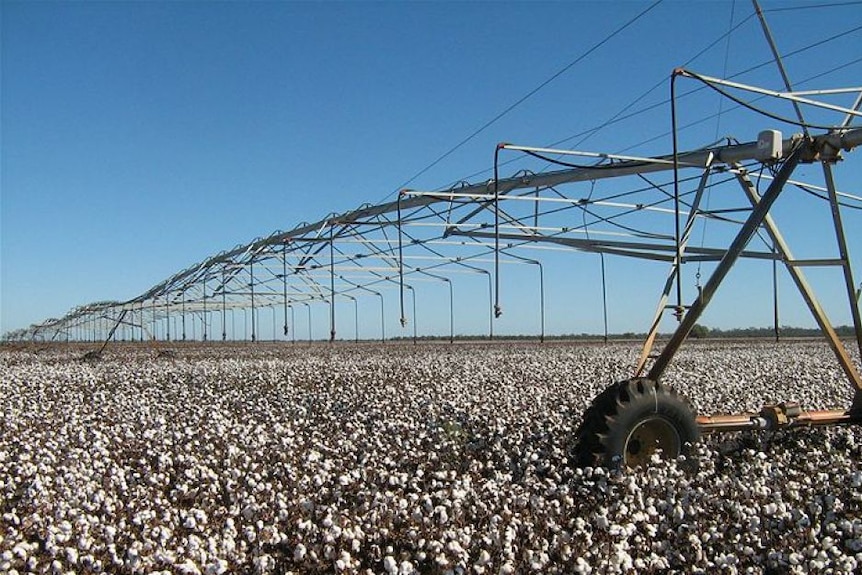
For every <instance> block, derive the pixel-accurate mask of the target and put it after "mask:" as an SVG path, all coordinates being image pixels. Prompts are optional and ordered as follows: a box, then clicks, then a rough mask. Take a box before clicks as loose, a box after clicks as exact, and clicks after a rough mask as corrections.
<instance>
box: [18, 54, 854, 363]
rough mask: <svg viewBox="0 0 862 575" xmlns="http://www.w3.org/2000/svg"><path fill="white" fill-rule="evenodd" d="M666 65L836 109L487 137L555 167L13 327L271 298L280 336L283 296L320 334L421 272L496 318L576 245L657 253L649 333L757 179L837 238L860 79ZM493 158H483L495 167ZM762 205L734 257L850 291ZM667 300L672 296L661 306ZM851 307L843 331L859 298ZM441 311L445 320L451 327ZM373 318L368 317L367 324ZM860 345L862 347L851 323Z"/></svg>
mask: <svg viewBox="0 0 862 575" xmlns="http://www.w3.org/2000/svg"><path fill="white" fill-rule="evenodd" d="M676 74H677V75H679V76H686V77H691V78H695V79H697V80H699V81H701V82H703V83H705V84H708V85H710V86H713V87H718V88H720V89H721V90H724V91H726V92H727V94H731V93H732V92H734V91H736V92H737V93H755V94H758V95H761V96H762V95H764V94H765V95H767V96H769V97H771V98H774V99H776V100H781V101H783V102H785V103H786V102H787V101H791V102H793V103H794V104H796V105H804V106H810V107H815V108H817V109H818V110H821V111H822V110H826V111H827V112H829V113H834V114H836V115H837V117H838V121H837V122H835V123H834V125H828V126H820V127H819V128H820V129H819V131H820V132H821V133H820V134H819V135H801V134H800V135H796V136H792V137H789V138H785V139H781V138H780V137H779V138H778V139H777V140H776V139H773V140H772V141H769V140H768V139H767V140H763V139H761V140H759V141H757V142H748V143H741V144H740V143H734V142H732V141H727V142H724V143H722V144H720V145H711V146H708V147H706V148H703V149H699V150H694V151H687V152H677V153H670V154H667V155H664V156H660V157H650V158H642V157H631V156H620V155H613V154H595V153H585V152H572V151H561V150H549V149H541V148H528V147H522V146H509V145H501V146H500V147H499V148H498V150H497V155H498V157H499V159H500V162H502V161H503V160H504V159H505V158H507V157H514V156H520V155H527V156H529V158H530V159H531V160H532V161H534V162H536V165H537V166H548V165H549V162H550V165H555V167H556V168H557V169H554V170H552V171H540V170H539V169H538V168H537V170H536V171H535V172H531V171H527V170H522V171H520V172H518V173H516V174H514V175H512V176H510V177H506V178H497V179H493V178H492V179H490V180H488V181H483V182H479V183H472V184H470V183H463V184H460V185H458V186H456V187H454V188H451V189H447V190H442V191H435V192H421V191H412V190H405V191H403V192H402V193H401V194H400V195H399V196H398V198H397V199H396V200H394V201H390V202H388V203H384V204H380V205H368V204H366V205H364V206H362V207H360V208H359V209H356V210H354V211H351V212H347V213H343V214H332V215H329V216H327V217H325V218H323V219H322V220H320V221H317V222H314V223H302V224H300V225H298V226H296V227H295V228H293V229H292V230H289V231H285V232H282V231H279V232H276V233H273V234H272V235H270V236H268V237H265V238H259V239H256V240H254V241H252V242H250V243H248V244H245V245H240V246H237V247H235V248H233V249H231V250H228V251H224V252H221V253H218V254H216V255H214V256H212V257H209V258H207V259H205V260H203V261H201V262H199V263H196V264H194V265H192V266H190V267H189V268H187V269H184V270H182V271H180V272H178V273H176V274H174V275H173V276H171V277H169V278H167V279H165V280H164V281H162V282H160V283H159V284H157V285H155V286H153V287H152V288H150V289H149V290H147V291H146V292H144V293H142V294H140V295H139V296H137V297H135V298H133V299H131V300H128V301H123V302H114V301H107V302H95V303H91V304H88V305H83V306H80V307H78V308H75V309H73V310H71V311H70V312H69V313H67V314H66V315H65V316H63V317H62V318H52V319H49V320H46V321H44V322H42V323H41V324H38V325H34V326H31V327H30V328H29V329H27V330H23V331H22V332H19V333H17V334H15V335H16V336H17V337H19V338H39V339H45V340H63V339H66V340H69V339H84V340H86V339H110V337H111V336H112V335H113V331H114V329H116V328H117V327H118V326H126V328H127V329H131V330H132V332H133V333H139V334H140V337H141V339H144V337H146V338H147V339H149V338H153V337H155V335H156V330H157V328H158V327H159V326H162V325H163V326H164V328H163V330H162V331H163V333H164V334H165V336H166V337H165V339H170V325H171V320H172V319H173V323H174V325H176V323H177V318H181V323H182V326H183V327H182V328H181V329H182V334H179V333H176V331H175V333H174V334H173V335H174V339H180V337H182V339H185V338H186V331H187V330H186V328H185V322H186V321H187V320H188V321H192V322H197V325H199V326H201V328H200V330H199V331H198V334H199V335H198V339H210V340H218V339H224V338H226V337H227V323H228V318H227V314H228V313H230V312H232V310H240V309H242V310H251V312H252V313H251V318H252V320H251V321H252V339H254V337H255V317H256V313H255V312H256V311H257V310H261V309H268V310H271V311H272V313H273V318H275V315H276V314H278V315H279V317H280V318H282V322H281V323H283V326H281V327H283V330H284V333H285V335H286V334H287V332H288V329H289V326H292V325H293V318H292V316H293V311H294V310H295V309H297V308H298V307H301V306H309V305H312V304H314V303H327V304H329V305H328V308H329V311H330V317H329V320H330V331H331V337H332V338H333V339H334V338H335V337H336V325H337V318H336V317H335V309H336V307H335V305H334V304H335V302H336V301H339V300H353V302H354V303H355V304H356V302H359V301H362V302H373V301H374V300H375V299H379V305H380V313H381V316H382V315H383V314H384V313H385V309H384V308H385V306H384V302H383V300H384V293H389V294H390V296H391V294H396V297H398V298H399V300H400V312H401V317H400V319H401V321H402V324H404V323H406V322H409V321H410V314H409V313H408V312H407V310H406V309H405V293H406V292H407V291H412V290H414V289H419V286H420V285H423V284H428V283H435V284H438V285H440V286H442V285H447V286H448V288H449V294H450V298H451V297H452V295H451V294H452V286H453V282H456V281H457V278H459V277H462V276H463V275H464V274H470V275H482V276H485V277H486V279H487V281H488V285H489V291H493V295H494V298H493V299H494V301H493V302H491V303H489V307H490V308H491V309H490V310H489V314H493V313H496V314H497V315H499V314H500V313H502V311H503V309H502V308H503V305H502V303H503V301H504V300H505V293H506V283H505V280H506V269H507V268H509V267H512V266H525V265H532V266H538V267H539V269H540V270H541V266H542V261H543V257H544V255H545V254H549V253H552V252H555V251H556V252H559V251H563V252H571V251H579V252H593V253H601V254H608V255H615V256H623V257H631V258H638V259H648V260H654V261H659V262H666V264H667V266H668V269H669V272H668V276H667V278H668V279H667V283H666V284H665V286H664V290H663V292H662V295H661V297H660V300H659V305H658V307H657V312H656V318H655V322H654V324H653V326H652V330H651V333H650V337H651V338H653V337H654V336H655V332H656V330H657V329H658V322H659V320H660V319H661V316H662V314H663V313H664V311H665V310H671V311H672V312H674V313H676V314H677V315H678V316H680V317H681V316H682V315H683V314H684V313H685V312H686V310H690V309H691V307H692V306H691V305H689V304H688V303H686V302H685V301H683V298H682V291H681V289H679V288H678V286H679V284H680V282H679V281H678V280H679V276H680V274H679V273H678V270H679V269H681V266H683V265H684V264H686V263H690V262H707V263H708V264H709V265H711V266H713V267H716V268H718V267H720V266H721V262H722V261H723V260H725V259H726V258H727V256H728V253H729V251H732V250H733V249H735V248H734V243H733V241H734V239H735V238H738V237H739V234H740V233H741V231H742V230H744V229H745V228H746V225H748V224H749V222H750V220H751V218H752V214H754V213H755V212H756V211H757V210H758V206H759V203H760V201H761V195H760V194H761V190H762V189H763V188H769V189H770V190H771V189H772V188H773V187H777V188H778V191H780V189H781V188H784V187H788V188H789V187H795V188H797V189H801V190H804V191H805V192H807V193H808V194H811V195H815V196H820V197H821V198H822V199H824V200H826V201H828V202H830V203H831V205H832V206H833V212H834V216H835V224H836V227H837V229H838V231H839V235H838V237H839V244H840V243H841V242H843V230H841V229H840V226H841V219H840V206H841V205H842V203H843V204H845V205H846V204H847V203H852V204H854V207H858V206H860V205H862V199H860V197H859V196H858V195H853V194H850V193H843V192H841V191H839V190H838V189H837V188H836V185H835V183H834V180H833V174H832V171H833V165H834V164H835V163H836V162H837V160H839V159H841V158H840V156H841V155H842V152H844V151H850V150H852V149H853V148H855V147H856V146H858V145H859V144H860V143H862V129H858V128H853V121H854V119H856V118H858V117H859V116H860V115H862V114H860V112H859V111H858V110H859V108H860V100H862V96H859V94H862V89H860V88H852V89H842V90H823V91H819V92H816V93H814V92H806V93H790V92H775V91H767V90H761V89H758V88H753V87H750V86H743V85H741V84H734V83H731V82H727V81H723V80H719V79H715V78H707V77H703V76H698V75H696V74H694V73H691V72H686V71H683V70H679V71H677V72H676ZM835 94H845V95H846V94H850V95H851V96H853V95H856V96H855V98H856V99H855V103H854V104H853V105H852V106H850V107H841V106H837V105H834V104H830V103H825V102H823V101H821V100H822V98H821V99H816V97H817V96H824V95H825V96H834V95H835ZM807 130H808V127H806V132H807ZM768 135H769V134H766V136H768ZM791 160H792V161H793V164H794V166H795V165H796V163H799V162H802V163H811V162H820V163H822V165H823V174H824V176H823V180H822V181H821V182H815V183H811V182H808V183H803V182H799V181H796V180H794V179H793V178H792V172H793V167H789V168H788V169H784V168H785V167H787V166H786V164H787V163H788V162H790V161H791ZM504 166H505V164H503V163H500V164H496V165H495V173H496V172H497V171H498V169H499V168H501V167H504ZM779 180H780V181H779ZM776 193H777V192H776ZM706 197H709V198H710V200H709V202H706V201H705V198H706ZM765 215H766V219H765V220H762V221H759V222H756V225H754V226H753V229H752V230H751V231H752V236H751V237H752V238H753V239H752V241H748V240H746V241H744V242H743V243H742V245H739V246H736V248H738V250H737V251H738V253H737V254H735V255H738V256H740V257H747V258H761V259H768V260H775V259H777V260H780V261H782V262H784V264H785V265H786V266H787V268H788V270H789V271H790V272H791V273H792V274H801V268H802V267H804V266H806V265H836V266H839V267H842V268H843V269H844V272H845V277H846V280H847V284H848V290H849V293H850V295H851V297H852V296H853V295H854V294H853V285H854V283H853V276H852V270H851V269H850V260H849V256H848V255H847V253H846V245H839V250H838V252H839V255H838V256H837V257H836V256H834V255H828V256H824V257H822V258H819V259H817V260H811V259H809V260H806V261H805V262H802V261H797V260H795V259H794V258H793V256H792V254H791V253H790V251H789V247H788V246H786V245H785V246H783V247H782V243H783V238H782V237H781V236H780V233H778V230H777V227H776V228H775V229H773V227H775V226H774V225H773V224H772V223H771V220H770V219H769V217H768V206H767V208H766V214H765ZM704 222H709V225H710V226H711V227H710V230H711V234H710V238H709V239H710V243H709V244H707V243H697V242H694V241H691V239H692V235H693V233H694V231H695V230H696V229H700V228H699V226H702V225H704ZM776 234H777V237H776ZM749 239H751V238H749ZM731 265H732V262H731ZM794 277H795V276H794ZM719 281H720V280H719ZM803 282H804V278H803ZM492 284H493V286H492ZM674 287H677V290H676V294H674ZM492 288H493V289H492ZM803 291H804V290H803ZM701 295H702V294H701ZM698 297H701V296H698ZM489 299H490V298H489ZM674 299H676V301H675V302H674V303H673V304H669V303H668V302H669V301H672V300H674ZM408 301H409V300H408ZM414 302H415V299H414ZM851 304H852V305H851V307H853V308H854V313H853V317H854V322H855V324H856V328H857V334H858V333H860V331H859V311H858V305H857V304H856V302H855V301H853V302H851ZM368 305H371V304H368ZM704 305H705V304H704ZM450 315H451V299H450ZM815 315H817V314H816V312H815ZM695 319H696V318H695ZM258 321H259V320H258ZM273 321H274V320H273ZM381 321H382V322H383V321H384V320H383V319H382V320H381ZM451 321H452V320H451V317H450V327H451ZM818 321H819V322H820V318H818ZM823 321H826V320H825V319H824V320H823ZM827 323H828V322H827ZM491 325H492V326H493V320H492V322H491ZM821 326H822V322H821ZM176 329H177V328H175V330H176ZM492 329H493V327H492ZM383 330H384V327H383V323H381V335H383ZM451 335H452V333H451V332H450V336H451ZM383 337H384V338H385V335H383ZM650 343H651V342H650ZM859 344H860V348H862V335H860V336H859ZM645 353H646V352H645ZM641 368H643V358H642V365H641Z"/></svg>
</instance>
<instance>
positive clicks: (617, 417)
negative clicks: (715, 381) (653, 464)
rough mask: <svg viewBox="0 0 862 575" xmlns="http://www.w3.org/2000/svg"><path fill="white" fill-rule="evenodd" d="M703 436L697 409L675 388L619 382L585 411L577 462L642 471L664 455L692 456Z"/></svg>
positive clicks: (643, 381) (635, 381) (578, 434)
mask: <svg viewBox="0 0 862 575" xmlns="http://www.w3.org/2000/svg"><path fill="white" fill-rule="evenodd" d="M699 437H700V430H699V429H698V427H697V421H696V419H695V411H694V409H693V408H692V406H691V404H690V403H689V402H688V401H687V400H686V399H685V398H684V397H682V396H680V395H679V394H677V392H676V391H675V390H674V389H671V388H667V387H665V386H663V385H661V384H659V383H657V382H654V381H651V380H649V379H644V378H636V379H629V380H625V381H621V382H617V383H614V384H613V385H611V386H609V387H608V388H606V389H605V390H604V391H602V393H600V394H599V395H598V396H596V398H595V399H594V400H593V402H592V404H590V407H589V408H588V409H587V411H586V413H584V419H583V422H582V423H581V426H580V427H579V428H578V430H577V432H576V434H575V439H576V445H577V447H576V453H575V460H574V462H575V464H576V465H578V466H579V467H588V466H603V467H608V468H612V469H620V468H624V467H631V468H635V467H640V466H643V465H646V464H648V463H649V462H650V460H651V459H652V456H653V454H655V453H656V452H657V451H660V452H661V454H662V456H663V457H665V458H671V459H675V458H677V457H678V456H680V455H688V454H689V453H690V451H691V446H692V445H693V444H694V443H696V442H697V440H698V438H699Z"/></svg>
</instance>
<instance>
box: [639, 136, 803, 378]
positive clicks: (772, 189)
mask: <svg viewBox="0 0 862 575" xmlns="http://www.w3.org/2000/svg"><path fill="white" fill-rule="evenodd" d="M806 144H807V145H810V141H807V140H804V141H802V142H800V144H799V145H798V146H797V147H796V148H795V149H794V151H793V152H792V154H791V155H790V157H789V158H788V159H787V161H786V162H784V165H783V166H782V167H781V169H780V170H779V172H778V175H777V176H776V177H775V179H774V180H772V183H770V184H769V188H768V189H767V190H766V193H765V194H764V196H763V198H762V200H761V201H760V202H758V203H757V205H756V206H755V207H754V209H753V210H752V211H751V213H750V214H749V216H748V219H747V220H746V221H745V223H744V224H743V225H742V228H740V230H739V232H738V233H737V234H736V237H735V238H734V239H733V242H731V244H730V247H729V248H728V249H727V252H726V253H725V254H724V257H723V258H721V261H720V262H719V263H718V266H716V268H715V271H713V272H712V275H711V276H710V278H709V280H707V282H706V284H705V285H704V286H703V290H701V292H700V294H699V295H698V297H697V299H696V300H695V301H694V303H693V304H692V306H691V307H690V308H689V309H688V311H687V312H686V314H685V316H683V318H682V321H681V322H680V324H679V326H677V328H676V331H675V332H674V334H673V336H671V339H670V341H669V342H668V344H667V345H666V346H665V348H664V349H663V350H662V352H661V355H659V357H658V359H656V361H655V363H654V364H653V366H652V368H650V371H649V375H648V377H649V378H650V379H651V380H653V381H658V380H659V379H661V376H662V375H663V374H664V371H665V369H667V367H668V365H670V362H671V361H672V360H673V357H674V355H676V352H677V351H679V348H680V346H681V345H682V343H683V342H684V341H685V340H686V338H687V337H688V334H689V333H690V332H691V330H692V328H693V327H694V326H695V324H696V323H697V320H698V319H700V316H701V314H703V312H704V310H705V309H706V307H707V306H708V305H709V302H710V300H711V299H712V296H713V295H715V292H716V290H717V289H718V287H719V286H720V285H721V282H722V281H724V278H725V277H726V276H727V274H728V272H729V271H730V269H731V268H732V267H733V265H734V264H735V263H736V261H737V260H738V259H739V257H740V255H741V254H742V251H743V250H744V249H745V246H746V245H748V242H749V241H751V238H752V237H753V236H754V234H755V233H756V232H757V230H758V228H759V227H760V225H761V224H762V223H763V220H764V219H765V218H766V216H767V215H768V214H769V209H770V208H771V207H772V204H773V203H775V200H776V199H778V196H779V195H780V194H781V191H782V190H783V189H784V184H785V183H786V182H787V180H788V179H789V178H790V175H791V174H792V173H793V171H794V170H795V169H796V166H797V165H798V164H799V161H800V160H801V159H802V156H803V154H804V153H805V152H806V151H807V145H806Z"/></svg>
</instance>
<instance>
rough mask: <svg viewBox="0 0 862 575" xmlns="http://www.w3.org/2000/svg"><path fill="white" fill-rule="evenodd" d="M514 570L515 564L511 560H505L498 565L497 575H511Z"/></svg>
mask: <svg viewBox="0 0 862 575" xmlns="http://www.w3.org/2000/svg"><path fill="white" fill-rule="evenodd" d="M514 572H515V566H514V565H513V564H512V562H511V561H506V562H505V563H503V564H502V565H500V570H499V571H498V573H499V575H512V574H513V573H514Z"/></svg>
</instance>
